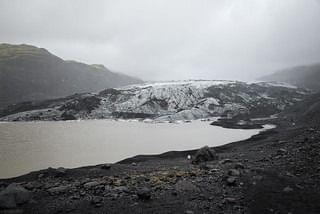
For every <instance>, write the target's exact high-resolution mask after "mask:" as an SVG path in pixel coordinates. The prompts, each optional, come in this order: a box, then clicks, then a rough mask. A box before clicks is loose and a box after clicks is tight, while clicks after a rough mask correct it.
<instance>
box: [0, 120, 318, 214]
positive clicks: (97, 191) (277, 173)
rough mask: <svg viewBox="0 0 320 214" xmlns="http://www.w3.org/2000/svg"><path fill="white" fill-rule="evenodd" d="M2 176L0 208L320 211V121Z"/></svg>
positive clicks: (282, 123)
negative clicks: (217, 142) (210, 144)
mask: <svg viewBox="0 0 320 214" xmlns="http://www.w3.org/2000/svg"><path fill="white" fill-rule="evenodd" d="M274 122H275V123H276V124H277V128H275V129H272V130H267V131H265V132H262V133H260V134H258V135H256V136H253V137H252V138H250V139H248V140H245V141H240V142H235V143H231V144H227V145H224V146H220V147H216V148H207V147H204V148H202V149H200V150H194V151H184V152H167V153H164V154H161V155H155V156H143V155H141V156H136V157H133V158H129V159H126V160H123V161H121V162H119V163H116V164H102V165H97V166H88V167H82V168H76V169H64V168H58V169H52V168H49V169H46V170H41V171H38V172H32V173H29V174H27V175H24V176H21V177H17V178H11V179H3V180H0V207H1V211H0V213H188V214H192V213H286V214H288V213H320V193H319V192H320V191H319V190H320V186H319V185H320V156H319V152H320V145H319V140H320V127H319V126H317V125H313V126H311V125H292V124H290V123H287V122H285V121H283V120H278V121H274Z"/></svg>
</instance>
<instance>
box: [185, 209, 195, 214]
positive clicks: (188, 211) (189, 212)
mask: <svg viewBox="0 0 320 214" xmlns="http://www.w3.org/2000/svg"><path fill="white" fill-rule="evenodd" d="M184 213H185V214H194V212H193V211H191V210H187V211H185V212H184Z"/></svg>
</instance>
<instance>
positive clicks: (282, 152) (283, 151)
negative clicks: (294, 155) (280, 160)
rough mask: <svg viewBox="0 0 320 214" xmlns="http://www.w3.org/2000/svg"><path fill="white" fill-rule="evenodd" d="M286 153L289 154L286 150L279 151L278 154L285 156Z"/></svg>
mask: <svg viewBox="0 0 320 214" xmlns="http://www.w3.org/2000/svg"><path fill="white" fill-rule="evenodd" d="M285 153H287V150H286V149H279V150H278V151H277V154H278V155H283V154H285Z"/></svg>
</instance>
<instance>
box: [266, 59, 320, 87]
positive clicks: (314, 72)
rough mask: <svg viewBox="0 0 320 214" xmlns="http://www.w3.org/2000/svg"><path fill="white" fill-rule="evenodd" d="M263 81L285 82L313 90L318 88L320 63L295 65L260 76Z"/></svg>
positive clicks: (319, 85)
mask: <svg viewBox="0 0 320 214" xmlns="http://www.w3.org/2000/svg"><path fill="white" fill-rule="evenodd" d="M260 80H263V81H275V82H286V83H290V84H292V85H296V86H299V87H303V88H309V89H312V90H314V91H319V90H320V64H314V65H306V66H297V67H293V68H288V69H285V70H281V71H278V72H275V73H273V74H271V75H268V76H264V77H261V78H260Z"/></svg>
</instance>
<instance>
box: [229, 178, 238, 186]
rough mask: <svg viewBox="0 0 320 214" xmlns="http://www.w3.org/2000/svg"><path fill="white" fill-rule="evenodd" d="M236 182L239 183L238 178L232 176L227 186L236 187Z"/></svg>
mask: <svg viewBox="0 0 320 214" xmlns="http://www.w3.org/2000/svg"><path fill="white" fill-rule="evenodd" d="M236 182H237V179H236V177H233V176H230V177H228V178H227V184H228V185H229V186H234V185H235V184H236Z"/></svg>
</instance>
